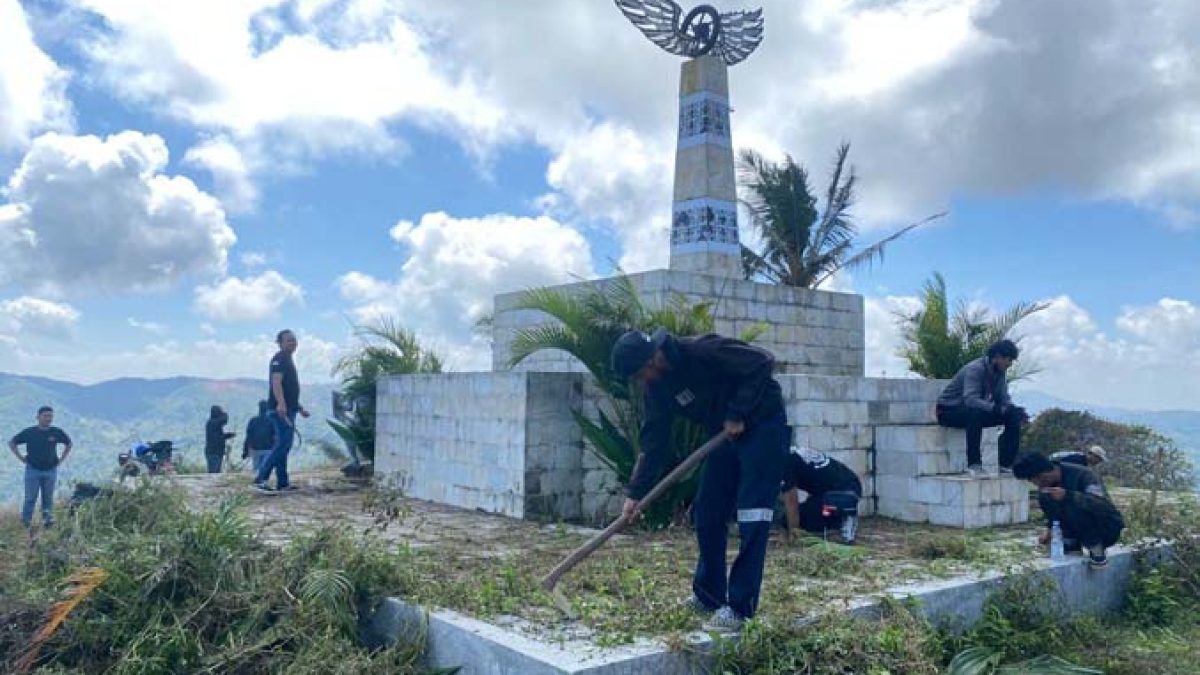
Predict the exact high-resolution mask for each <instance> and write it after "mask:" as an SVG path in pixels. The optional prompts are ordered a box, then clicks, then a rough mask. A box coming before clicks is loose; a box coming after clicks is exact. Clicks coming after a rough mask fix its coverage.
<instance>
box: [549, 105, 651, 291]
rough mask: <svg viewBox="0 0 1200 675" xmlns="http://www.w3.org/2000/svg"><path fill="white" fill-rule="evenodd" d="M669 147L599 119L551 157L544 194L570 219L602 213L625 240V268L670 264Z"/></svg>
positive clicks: (551, 205)
mask: <svg viewBox="0 0 1200 675" xmlns="http://www.w3.org/2000/svg"><path fill="white" fill-rule="evenodd" d="M671 152H672V150H671V148H669V147H668V146H666V145H658V146H653V145H651V143H650V142H648V141H647V139H645V138H643V137H641V136H639V135H638V134H637V133H636V132H634V131H633V130H632V129H629V128H627V127H623V126H618V125H615V124H612V123H603V124H598V125H596V126H594V127H592V128H591V129H589V130H587V132H586V133H583V134H580V135H579V136H576V137H575V138H574V139H573V140H572V141H571V142H569V143H567V144H566V145H565V146H564V147H563V148H562V151H561V152H560V153H559V154H558V155H557V156H556V157H555V158H554V159H553V160H552V161H551V162H550V165H549V166H548V167H547V169H546V182H547V183H549V184H550V186H551V187H552V188H554V189H555V190H556V191H557V192H555V193H551V194H549V195H546V196H545V197H543V198H542V201H543V204H545V205H547V206H548V207H549V208H550V211H551V212H552V213H561V214H563V215H565V216H567V217H568V218H569V219H572V220H591V219H597V218H599V219H603V220H604V221H606V222H607V223H609V224H611V226H612V228H613V229H614V230H615V232H616V234H617V235H618V237H619V238H620V240H621V242H622V244H623V253H622V255H621V258H620V260H618V261H616V262H617V263H618V264H619V265H620V267H621V268H622V269H623V270H625V271H626V272H640V271H643V270H647V269H660V268H664V267H666V266H667V259H668V253H669V248H668V242H669V241H670V225H671V222H670V218H669V217H668V216H669V214H670V212H671V202H670V195H671V179H672V175H673V172H672V168H671V163H670V158H671Z"/></svg>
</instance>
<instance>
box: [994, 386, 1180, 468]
mask: <svg viewBox="0 0 1200 675" xmlns="http://www.w3.org/2000/svg"><path fill="white" fill-rule="evenodd" d="M1013 398H1015V399H1017V402H1018V403H1020V404H1021V405H1023V406H1025V408H1026V410H1028V411H1029V413H1030V414H1031V415H1035V414H1037V413H1039V412H1041V411H1043V410H1046V409H1048V408H1061V409H1063V410H1086V411H1088V412H1090V413H1092V414H1093V415H1095V416H1097V417H1101V418H1104V419H1106V420H1109V421H1112V422H1121V423H1122V424H1143V425H1145V426H1148V427H1150V428H1152V429H1154V430H1155V431H1157V432H1159V433H1160V434H1163V435H1165V436H1169V437H1171V438H1172V439H1174V441H1175V442H1176V443H1178V444H1179V447H1180V448H1182V449H1183V450H1185V451H1186V452H1187V453H1188V454H1189V455H1190V456H1191V458H1192V463H1193V464H1194V465H1195V466H1196V467H1197V468H1200V410H1159V411H1147V410H1128V409H1126V408H1113V407H1109V406H1098V405H1090V404H1087V403H1079V402H1076V401H1066V400H1063V399H1060V398H1055V397H1054V396H1050V395H1049V394H1044V393H1042V392H1040V391H1021V392H1020V393H1018V394H1014V395H1013Z"/></svg>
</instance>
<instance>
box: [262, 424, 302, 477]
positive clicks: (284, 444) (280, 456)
mask: <svg viewBox="0 0 1200 675" xmlns="http://www.w3.org/2000/svg"><path fill="white" fill-rule="evenodd" d="M267 417H268V418H269V419H270V420H271V424H274V425H275V445H273V446H271V452H270V454H268V455H267V459H266V461H264V462H263V463H262V466H260V467H259V468H258V474H257V475H256V476H255V477H254V482H255V483H266V482H267V479H269V478H270V477H271V471H272V470H274V471H275V487H277V488H285V487H287V486H288V485H290V483H289V482H288V467H287V461H288V453H289V452H291V451H292V439H293V438H294V434H295V431H296V411H292V410H289V411H288V414H287V417H280V416H279V413H278V412H276V411H271V412H270V413H268V414H267Z"/></svg>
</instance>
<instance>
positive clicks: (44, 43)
mask: <svg viewBox="0 0 1200 675" xmlns="http://www.w3.org/2000/svg"><path fill="white" fill-rule="evenodd" d="M716 4H717V5H718V6H719V8H720V9H721V10H733V9H743V8H747V7H748V6H747V7H743V6H741V5H739V4H735V3H733V2H732V0H721V1H720V2H718V3H716ZM761 5H762V7H763V9H764V13H765V16H766V36H765V39H764V41H763V44H762V46H761V48H760V49H759V50H758V51H757V52H756V53H755V54H754V55H752V56H751V57H750V58H749V59H747V60H746V61H745V62H744V63H742V64H739V65H737V66H735V67H734V68H732V69H731V71H730V88H731V97H732V104H733V107H734V113H733V118H732V119H733V122H732V123H733V135H734V145H735V147H736V148H753V149H756V150H759V151H760V152H762V153H764V154H765V155H767V156H768V157H770V158H773V159H778V158H781V157H782V156H783V155H784V153H788V154H791V155H792V156H793V157H795V158H796V160H797V161H799V162H801V163H802V164H804V165H805V166H807V167H808V168H810V169H811V172H812V175H813V177H814V179H815V183H816V185H815V187H816V188H817V189H820V188H823V187H824V178H825V175H826V174H827V172H828V170H829V166H830V162H831V160H832V157H833V155H834V152H835V150H836V148H837V146H838V144H839V143H841V142H843V141H845V142H849V143H851V153H850V161H851V162H852V163H853V164H854V166H855V170H856V172H857V174H858V175H859V179H860V182H859V189H858V201H857V203H856V205H855V207H854V209H853V211H852V213H853V214H854V216H855V219H856V223H857V225H858V227H859V229H860V232H861V237H862V240H863V241H864V242H870V241H872V240H873V239H874V238H876V237H882V236H884V235H885V234H887V233H888V232H890V231H892V230H893V229H895V228H898V227H900V226H903V225H905V224H907V223H909V222H913V221H915V220H918V219H920V218H922V217H924V216H926V215H928V214H931V213H934V212H937V211H941V210H947V211H949V215H948V216H947V217H946V218H944V219H942V220H940V221H938V222H937V223H935V224H932V225H929V226H926V227H924V228H922V229H919V230H917V231H915V232H913V233H912V234H910V235H908V236H906V237H905V238H903V239H901V240H899V241H897V242H895V243H894V244H892V245H891V246H890V248H889V249H888V252H887V257H886V259H885V261H884V262H883V264H881V265H876V266H874V267H873V268H871V269H860V270H856V271H854V272H853V273H852V274H847V275H841V276H840V277H839V278H837V279H835V280H834V281H833V282H832V283H833V288H835V289H836V290H843V291H852V292H856V293H861V294H863V295H864V296H865V298H866V308H867V317H866V321H867V350H868V353H867V370H868V374H870V375H884V374H886V375H887V376H891V377H902V376H905V375H906V374H907V372H906V368H905V366H904V363H903V361H901V360H900V359H899V358H898V357H897V356H896V350H897V348H898V345H899V337H898V332H897V329H896V326H895V320H894V315H895V312H897V311H907V310H911V309H912V308H913V307H915V306H916V303H917V300H916V296H917V294H918V293H919V292H920V289H921V286H922V284H923V283H924V282H925V280H926V279H928V278H929V276H930V275H931V274H932V273H933V272H935V271H938V272H941V273H942V274H943V275H944V276H945V277H946V279H947V282H948V284H949V287H950V292H951V295H953V296H955V297H957V298H962V299H963V300H964V301H965V302H969V303H973V304H975V305H978V306H981V307H987V308H991V309H993V310H1003V309H1004V308H1007V307H1008V306H1010V305H1011V304H1013V303H1015V302H1019V301H1043V302H1046V303H1048V305H1049V306H1048V308H1047V309H1046V310H1044V311H1043V312H1041V313H1039V314H1037V315H1035V316H1033V317H1031V318H1030V319H1028V320H1027V321H1026V322H1024V323H1023V324H1022V325H1021V327H1020V333H1021V334H1022V336H1023V341H1022V346H1023V348H1024V356H1025V358H1026V359H1028V360H1030V361H1036V362H1037V363H1038V364H1039V365H1040V366H1041V368H1042V372H1041V373H1040V374H1039V375H1038V376H1037V377H1036V378H1035V379H1033V380H1032V381H1030V382H1029V383H1028V384H1026V385H1024V386H1028V387H1031V388H1036V389H1040V390H1042V391H1045V392H1047V393H1050V394H1053V395H1056V396H1060V397H1063V398H1067V399H1070V400H1075V401H1080V402H1084V403H1091V404H1096V405H1113V406H1123V407H1129V408H1138V409H1200V271H1198V269H1197V263H1198V262H1200V43H1197V42H1196V41H1195V40H1194V36H1195V35H1196V34H1200V3H1196V2H1193V1H1192V0H1146V1H1145V2H1139V3H1130V2H1125V1H1124V0H1057V1H1056V2H1028V1H1024V0H858V1H853V0H762V2H761ZM755 6H757V5H755ZM679 64H680V59H679V58H678V57H674V56H671V55H669V54H667V53H665V52H662V51H660V50H658V48H656V47H655V46H654V45H652V44H651V43H650V42H648V41H647V40H646V39H645V38H644V37H643V36H642V35H641V34H640V33H639V32H638V31H637V30H636V29H635V28H634V27H633V26H632V25H630V24H629V23H628V22H627V21H626V20H625V18H624V17H623V16H622V15H621V13H620V12H619V11H618V9H617V8H616V7H615V6H614V4H613V3H612V2H611V1H610V0H496V1H494V2H486V3H485V2H479V1H478V0H438V2H429V1H428V0H210V1H208V2H204V3H199V2H185V1H183V0H166V1H164V0H28V1H18V0H0V186H2V187H0V371H6V372H18V373H28V374H36V375H42V376H48V377H55V378H60V379H66V380H72V381H77V382H84V383H88V382H96V381H100V380H104V379H110V378H114V377H122V376H144V377H160V376H168V375H177V374H186V375H201V376H211V377H233V376H248V377H265V363H266V358H267V357H268V356H269V355H270V353H271V351H272V344H271V339H272V337H273V335H274V333H275V332H276V331H277V330H279V329H280V328H284V327H289V328H293V329H295V330H296V331H297V332H298V333H299V336H300V339H301V346H300V351H299V353H298V354H297V362H298V364H299V366H300V368H301V371H302V372H303V374H304V376H305V377H306V378H308V379H310V380H328V379H330V370H331V367H332V364H333V363H334V362H335V361H336V359H337V357H338V355H339V354H341V353H343V352H344V351H345V350H347V349H349V348H352V347H353V346H354V344H355V337H354V334H353V326H354V325H356V324H360V323H362V322H366V321H370V320H372V318H374V317H378V316H380V315H392V316H395V317H396V318H397V319H398V320H399V321H400V323H401V324H402V325H404V326H405V327H407V328H409V329H411V330H413V331H415V332H416V333H417V334H418V335H419V336H420V337H421V339H422V340H423V341H424V342H425V343H426V344H429V345H431V346H433V347H434V348H435V349H436V350H437V351H439V352H440V353H441V354H442V355H443V356H445V357H446V359H447V360H448V362H449V364H450V366H451V367H452V368H454V369H456V370H485V369H487V368H488V365H489V363H490V360H489V356H488V354H489V346H488V343H487V340H486V337H484V336H481V335H479V333H478V332H477V331H475V330H473V328H472V327H473V325H474V324H475V322H476V321H477V320H478V319H479V318H480V317H481V316H483V315H485V314H487V313H488V312H489V311H490V308H491V298H492V296H493V295H495V294H496V293H500V292H506V291H512V290H519V289H522V288H528V287H531V286H538V285H546V284H554V283H559V282H565V281H571V280H575V279H578V278H593V277H600V276H606V275H609V274H611V273H612V272H613V270H614V268H615V267H617V266H619V267H620V268H621V269H624V270H625V271H628V272H636V271H642V270H649V269H657V268H662V267H665V266H666V264H667V258H668V236H667V230H668V221H669V214H670V200H671V181H672V176H673V168H672V167H673V161H674V158H673V153H674V140H675V138H674V136H675V128H676V115H677V103H678V99H677V96H678V77H679ZM747 237H748V233H746V232H745V231H743V239H744V240H745V239H747Z"/></svg>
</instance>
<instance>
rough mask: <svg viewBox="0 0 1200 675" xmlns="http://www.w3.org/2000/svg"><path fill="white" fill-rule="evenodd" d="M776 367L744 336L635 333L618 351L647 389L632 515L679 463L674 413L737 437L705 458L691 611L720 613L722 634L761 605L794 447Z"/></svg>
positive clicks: (715, 624)
mask: <svg viewBox="0 0 1200 675" xmlns="http://www.w3.org/2000/svg"><path fill="white" fill-rule="evenodd" d="M774 364H775V359H774V357H772V356H771V354H770V353H768V352H766V351H763V350H761V349H758V348H756V347H752V346H750V345H748V344H746V343H744V342H740V341H738V340H734V339H730V338H725V337H721V336H719V335H704V336H700V337H681V338H676V337H674V336H672V335H670V334H668V333H667V332H666V331H665V330H661V329H660V330H658V331H656V332H655V333H654V335H653V336H649V335H646V334H645V333H642V332H641V331H630V332H628V333H626V334H625V335H622V336H621V338H620V339H618V340H617V342H616V344H615V345H614V346H613V350H612V368H613V371H614V372H616V373H617V375H619V376H621V377H626V378H632V379H633V380H634V381H635V382H636V383H637V384H638V385H640V386H642V387H643V389H644V392H645V403H644V406H645V410H644V417H643V420H644V421H643V423H642V430H641V434H640V436H639V445H640V447H641V455H640V456H639V458H638V463H637V466H636V467H635V468H634V472H633V476H632V478H631V479H630V481H629V485H628V487H627V499H626V500H625V504H624V512H625V514H626V515H628V516H630V517H631V518H633V517H637V515H638V509H637V507H638V503H639V501H640V500H641V498H642V497H644V496H645V495H646V493H647V492H649V491H650V489H651V487H653V485H654V484H655V483H656V482H657V481H658V480H659V477H660V476H661V475H662V473H663V470H664V469H665V468H666V467H667V463H668V461H669V460H670V459H671V456H670V444H671V426H672V420H673V418H674V416H675V415H681V416H683V417H685V418H687V419H690V420H692V421H693V422H696V423H697V424H700V425H702V426H704V427H705V428H706V429H707V431H708V433H710V434H713V435H715V434H717V433H718V432H720V431H722V430H724V431H725V432H726V433H727V434H728V435H729V436H730V438H731V439H732V440H731V441H730V442H729V443H726V444H725V445H724V446H722V447H721V448H719V449H717V450H716V451H715V452H714V453H713V454H712V455H710V456H709V458H708V460H707V461H706V466H705V467H704V469H703V474H702V476H701V479H700V489H699V492H698V493H697V495H696V501H695V504H694V505H693V507H692V509H693V511H692V513H693V517H694V519H695V525H696V539H697V541H698V543H699V549H700V557H699V561H698V562H697V563H696V573H695V576H694V577H693V581H692V590H693V593H694V595H693V597H692V599H691V600H690V602H689V606H690V607H692V608H693V609H695V610H696V611H699V612H702V613H706V614H710V613H711V615H712V616H711V619H710V621H709V623H708V627H709V628H711V629H714V630H738V629H740V628H741V626H742V624H743V622H744V621H745V620H746V619H748V618H750V617H752V616H754V613H755V611H756V610H757V608H758V596H759V589H760V587H761V586H762V574H763V566H764V564H765V562H766V554H767V539H768V536H769V534H770V528H771V520H772V518H773V516H774V512H775V509H774V507H775V502H776V500H777V499H778V495H779V485H780V479H781V477H782V470H783V461H784V455H785V454H786V447H787V442H788V427H787V420H786V417H785V415H784V407H783V397H782V395H781V392H780V388H779V383H778V382H776V381H775V378H774V377H772V371H773V369H774ZM735 512H736V514H737V523H738V532H739V534H740V544H739V548H738V555H737V559H736V560H735V561H734V563H733V567H732V569H731V570H730V571H729V572H728V573H727V570H726V564H725V550H726V538H727V530H726V522H727V520H728V518H729V516H730V515H733V514H734V513H735Z"/></svg>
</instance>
